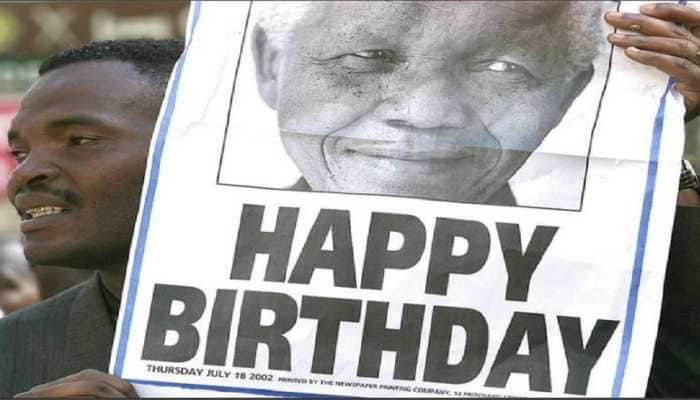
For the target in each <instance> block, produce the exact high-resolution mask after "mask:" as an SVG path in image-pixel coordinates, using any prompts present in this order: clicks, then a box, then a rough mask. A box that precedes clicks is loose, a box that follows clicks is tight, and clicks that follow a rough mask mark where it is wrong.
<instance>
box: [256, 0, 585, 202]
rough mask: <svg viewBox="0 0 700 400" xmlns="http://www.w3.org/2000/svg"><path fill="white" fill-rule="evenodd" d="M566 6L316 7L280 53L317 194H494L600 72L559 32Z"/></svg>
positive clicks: (285, 89)
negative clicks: (574, 53)
mask: <svg viewBox="0 0 700 400" xmlns="http://www.w3.org/2000/svg"><path fill="white" fill-rule="evenodd" d="M564 7H566V6H565V5H562V4H552V3H550V4H535V5H533V4H525V5H523V4H519V3H518V2H513V3H501V4H499V3H493V2H374V1H371V2H327V3H326V2H323V3H316V4H314V5H312V6H311V9H310V11H309V13H308V14H307V15H306V16H305V18H304V22H303V23H301V24H299V26H298V27H297V28H296V29H295V30H294V32H293V34H292V37H291V38H290V39H291V40H290V41H289V44H288V45H287V47H286V48H285V49H284V51H283V52H282V53H281V54H279V55H277V57H272V58H270V59H273V60H274V63H276V64H277V67H276V68H275V76H274V80H275V90H276V92H275V93H272V94H269V93H268V96H267V98H268V99H271V100H268V103H270V104H271V105H272V106H273V107H274V108H276V109H277V111H278V118H279V128H280V133H281V135H282V141H283V143H284V146H285V148H286V150H287V152H288V153H289V155H290V156H291V157H292V159H293V160H294V162H295V163H296V165H297V166H298V168H299V169H300V171H301V173H302V174H303V176H304V177H305V178H306V180H307V181H308V183H309V185H310V186H311V188H312V189H313V190H316V191H333V192H351V193H374V194H389V195H405V196H416V197H426V198H434V199H444V200H451V201H468V202H485V201H486V200H487V199H488V198H489V197H491V196H492V195H493V194H494V193H495V192H496V191H497V190H498V189H500V188H502V187H503V186H504V185H505V184H506V183H507V181H508V179H509V178H510V177H511V176H512V175H513V174H514V173H515V172H516V171H517V170H518V169H519V168H520V167H521V166H522V164H523V163H524V162H525V160H526V159H527V157H528V156H529V155H530V153H531V152H532V151H534V150H535V148H536V147H537V146H538V145H539V144H540V143H541V141H542V139H543V138H544V137H545V136H546V134H547V133H548V132H549V131H550V130H551V129H552V128H553V127H554V126H556V125H557V124H558V123H559V121H560V120H561V117H562V116H563V114H564V113H565V112H566V110H567V109H568V107H569V105H570V104H571V102H572V101H573V99H574V98H575V97H576V96H577V95H578V94H579V93H580V91H581V90H582V88H583V87H584V86H585V85H586V84H587V82H588V81H589V79H590V76H591V68H574V67H572V66H571V63H570V62H569V61H568V58H569V57H570V54H568V50H567V46H566V45H565V44H562V42H564V43H565V42H566V41H565V40H562V35H565V34H566V32H565V31H564V32H561V31H560V32H557V31H556V30H555V29H553V26H556V27H557V29H561V27H562V26H566V24H562V23H561V21H558V20H559V16H560V14H561V13H562V10H563V8H564ZM259 68H260V66H259ZM258 78H259V79H260V70H259V76H258Z"/></svg>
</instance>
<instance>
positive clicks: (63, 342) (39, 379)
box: [0, 274, 114, 398]
mask: <svg viewBox="0 0 700 400" xmlns="http://www.w3.org/2000/svg"><path fill="white" fill-rule="evenodd" d="M99 279H100V278H99V277H98V275H97V274H95V275H94V276H93V277H92V278H91V279H90V280H88V281H87V282H85V283H83V284H80V285H78V286H76V287H74V288H71V289H69V290H67V291H65V292H63V293H61V294H59V295H58V296H56V297H52V298H51V299H49V300H46V301H44V302H41V303H39V304H37V305H35V306H33V307H31V308H29V309H26V310H23V311H20V312H17V313H13V314H11V315H9V316H7V317H5V318H3V319H0V398H5V397H11V396H12V395H14V394H17V393H21V392H24V391H26V390H28V389H30V388H31V387H33V386H36V385H39V384H42V383H46V382H50V381H52V380H56V379H58V378H62V377H64V376H66V375H71V374H74V373H76V372H79V371H81V370H83V369H88V368H89V369H97V370H100V371H107V368H108V367H109V356H110V349H111V348H112V339H113V337H114V323H113V322H112V321H111V320H110V318H109V315H108V312H107V307H106V305H105V300H104V297H103V295H102V289H101V284H100V280H99Z"/></svg>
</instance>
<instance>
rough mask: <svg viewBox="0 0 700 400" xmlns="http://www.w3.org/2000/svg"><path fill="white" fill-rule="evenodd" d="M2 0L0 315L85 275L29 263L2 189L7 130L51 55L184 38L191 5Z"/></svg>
mask: <svg viewBox="0 0 700 400" xmlns="http://www.w3.org/2000/svg"><path fill="white" fill-rule="evenodd" d="M3 3H4V4H0V316H2V315H4V314H9V313H11V312H13V311H16V310H18V309H21V308H24V307H27V306H30V305H32V304H34V303H36V302H38V301H40V300H43V299H45V298H48V297H51V296H53V295H54V294H57V293H59V292H61V291H63V290H65V289H66V288H68V287H70V286H73V285H75V284H77V283H79V282H81V281H83V280H84V279H86V278H87V277H88V276H90V274H91V273H90V272H88V271H79V270H71V269H65V268H59V267H52V266H30V265H29V264H28V263H27V261H26V260H25V259H24V256H23V253H22V245H21V242H20V239H19V238H20V236H19V217H18V216H17V213H16V212H15V210H14V208H13V207H12V205H11V204H10V203H9V201H8V200H7V196H6V194H5V186H6V183H7V179H8V177H9V174H10V173H11V172H12V169H13V168H14V161H13V160H12V158H11V157H10V155H9V153H8V148H7V141H6V132H7V129H8V127H9V125H10V121H11V120H12V117H13V116H14V114H15V112H16V111H17V109H18V108H19V101H20V99H21V97H22V94H23V93H24V92H25V91H26V90H27V89H28V88H29V86H30V85H31V84H32V82H33V81H34V80H35V79H36V77H37V68H38V66H39V64H40V63H41V61H42V60H43V59H44V58H45V57H47V56H48V55H50V54H52V53H55V52H57V51H60V50H63V49H66V48H69V47H76V46H79V45H81V44H85V43H89V42H92V41H98V40H112V39H129V38H143V37H149V38H157V39H161V38H180V39H183V38H184V34H185V28H186V25H187V13H188V8H189V2H187V1H181V0H171V1H129V2H125V1H112V2H103V1H99V2H66V3H59V2H22V3H19V2H18V3H14V4H13V2H3Z"/></svg>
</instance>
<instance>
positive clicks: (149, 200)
mask: <svg viewBox="0 0 700 400" xmlns="http://www.w3.org/2000/svg"><path fill="white" fill-rule="evenodd" d="M201 6H202V5H201V3H200V2H199V1H197V2H195V3H194V11H193V15H192V29H191V30H190V32H189V40H188V42H187V44H186V45H185V49H184V51H183V53H182V57H180V60H178V62H177V65H176V66H175V75H174V77H173V83H172V85H171V88H170V93H168V99H167V103H166V106H165V111H164V113H163V118H162V120H161V123H160V129H159V130H158V136H157V137H156V143H155V146H154V149H153V156H152V158H151V171H150V172H151V173H150V175H149V179H148V188H147V189H146V197H145V199H144V205H143V212H142V213H141V224H140V225H139V235H138V238H137V241H136V250H135V252H134V264H133V269H132V273H131V276H130V279H129V292H128V293H127V296H126V304H125V306H124V310H123V312H124V320H123V321H122V326H121V331H120V334H119V347H118V348H117V360H116V362H115V363H114V374H115V375H116V376H121V375H122V371H123V369H124V358H125V357H126V346H127V344H128V341H129V331H130V330H131V321H132V318H133V314H134V300H135V298H136V289H137V287H138V284H139V276H140V275H141V265H142V263H143V253H144V249H145V248H146V240H147V239H148V227H149V224H150V221H151V212H152V211H153V199H154V197H155V194H156V187H157V186H158V175H159V173H160V161H161V157H162V155H163V147H164V145H165V138H166V137H167V135H168V130H169V129H170V121H171V119H172V116H173V111H174V110H175V102H176V100H177V92H178V89H180V78H181V77H182V68H183V66H184V65H185V60H186V59H187V53H188V52H189V48H190V44H191V43H192V37H193V36H194V32H195V29H196V28H197V22H198V21H199V15H200V12H201Z"/></svg>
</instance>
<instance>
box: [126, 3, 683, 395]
mask: <svg viewBox="0 0 700 400" xmlns="http://www.w3.org/2000/svg"><path fill="white" fill-rule="evenodd" d="M679 3H680V4H685V3H686V1H684V0H680V1H679ZM194 5H195V7H194V11H193V13H194V14H193V17H192V29H191V31H190V37H189V41H188V43H187V45H186V47H185V51H184V53H183V56H182V58H181V59H180V60H179V62H178V64H177V66H176V69H175V75H174V78H173V85H172V90H171V91H170V93H169V96H168V99H167V103H166V109H165V112H164V115H163V119H162V122H161V125H160V129H159V131H158V137H157V138H156V143H155V147H154V151H153V156H152V160H151V170H150V176H149V184H148V187H147V191H146V197H145V199H144V207H143V213H142V216H141V223H140V226H139V236H138V238H137V243H136V251H135V254H134V264H133V269H132V274H131V277H130V281H129V291H128V293H127V301H126V305H125V307H124V314H125V316H124V321H123V323H122V325H121V331H120V337H119V345H118V346H119V347H118V349H117V359H116V362H115V368H114V373H115V375H116V376H121V375H122V372H123V368H124V359H125V357H126V347H127V344H128V338H129V335H128V332H129V331H130V328H131V322H132V317H133V310H134V301H135V298H136V289H137V287H138V282H139V275H140V272H141V267H142V262H143V255H144V250H145V246H146V240H147V237H148V227H149V223H150V216H151V212H152V210H153V200H154V197H155V191H156V187H157V186H158V175H159V172H160V161H161V157H162V154H163V147H164V145H165V139H166V137H167V134H168V130H169V128H170V122H171V118H172V114H173V111H174V109H175V103H176V101H177V92H178V89H179V85H180V79H181V76H182V68H183V66H184V64H185V60H186V58H187V53H188V50H189V46H190V44H191V42H192V37H193V36H194V32H195V30H196V28H197V22H198V21H199V16H200V11H201V3H200V2H199V1H196V2H194ZM673 83H674V82H673V80H669V82H668V84H667V86H666V90H665V92H664V94H663V96H662V97H661V100H660V102H659V107H658V110H657V114H656V117H655V120H654V130H653V133H652V145H651V150H650V157H649V165H648V168H647V180H646V189H645V193H644V200H643V206H642V215H641V218H640V224H639V231H638V234H637V248H636V251H635V260H634V266H633V271H632V279H631V283H630V292H629V296H628V302H627V310H626V316H625V323H624V330H623V337H622V345H621V349H620V358H619V359H618V364H617V371H616V374H615V380H614V382H613V389H612V397H619V396H620V391H621V388H622V381H623V379H624V375H625V369H626V367H627V360H628V356H629V349H630V341H631V338H632V330H633V328H634V319H635V315H636V309H637V300H638V294H639V284H640V279H641V273H642V267H643V264H644V253H645V250H646V241H647V234H648V230H649V217H650V214H651V207H652V204H653V200H654V188H655V185H656V174H657V169H658V156H659V147H660V144H661V133H662V131H663V126H664V117H665V113H664V110H665V107H666V98H667V95H668V93H669V92H670V90H671V87H672V85H673ZM130 382H132V383H136V384H145V385H154V386H169V387H180V388H183V389H200V390H214V391H219V392H230V393H231V392H236V393H247V394H257V395H263V396H275V395H276V396H286V397H317V398H321V397H337V396H332V395H320V394H312V393H299V392H284V391H276V390H264V389H252V388H232V387H224V386H212V385H198V384H181V383H171V382H157V381H142V380H130Z"/></svg>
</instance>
